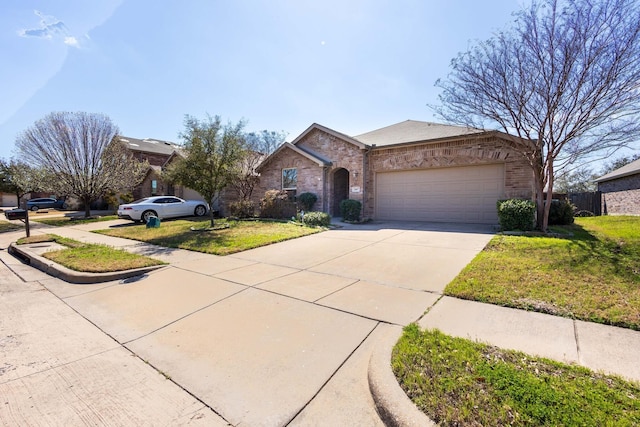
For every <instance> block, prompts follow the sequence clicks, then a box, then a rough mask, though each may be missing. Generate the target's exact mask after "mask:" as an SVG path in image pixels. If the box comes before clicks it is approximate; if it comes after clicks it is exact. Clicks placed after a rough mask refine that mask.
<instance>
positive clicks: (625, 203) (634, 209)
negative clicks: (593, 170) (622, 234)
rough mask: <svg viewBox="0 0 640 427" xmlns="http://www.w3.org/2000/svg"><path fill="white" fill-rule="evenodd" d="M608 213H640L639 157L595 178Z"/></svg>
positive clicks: (603, 205)
mask: <svg viewBox="0 0 640 427" xmlns="http://www.w3.org/2000/svg"><path fill="white" fill-rule="evenodd" d="M595 182H596V183H597V184H598V191H600V192H601V197H602V207H603V208H602V209H603V212H604V213H605V214H609V215H640V159H638V160H636V161H634V162H631V163H629V164H627V165H625V166H623V167H621V168H619V169H616V170H614V171H612V172H610V173H608V174H606V175H603V176H601V177H600V178H598V179H596V180H595Z"/></svg>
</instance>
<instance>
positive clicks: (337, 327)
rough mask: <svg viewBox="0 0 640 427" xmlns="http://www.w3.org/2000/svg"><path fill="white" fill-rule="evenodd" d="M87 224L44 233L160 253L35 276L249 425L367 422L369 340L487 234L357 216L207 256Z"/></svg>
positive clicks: (374, 420)
mask: <svg viewBox="0 0 640 427" xmlns="http://www.w3.org/2000/svg"><path fill="white" fill-rule="evenodd" d="M104 226H105V225H104V224H103V225H101V226H100V227H101V228H103V227H104ZM87 228H88V227H85V228H82V227H75V228H73V229H71V228H64V229H56V233H57V234H61V235H69V236H70V237H74V238H80V239H81V240H85V241H96V242H103V243H108V244H110V245H114V246H121V247H126V248H127V249H128V250H132V251H136V252H140V253H147V254H150V255H154V256H157V257H159V258H163V259H166V260H169V261H170V262H171V263H172V264H171V265H170V266H169V267H166V268H163V269H161V270H157V271H155V272H153V273H151V274H149V275H148V276H147V277H145V278H143V279H141V280H124V281H120V282H108V283H102V284H96V285H73V284H69V283H66V282H63V281H60V280H58V279H53V278H50V279H44V278H41V277H40V278H39V280H38V281H39V283H40V284H42V285H44V286H45V287H46V288H48V289H49V290H50V291H51V292H53V293H54V294H55V295H57V296H58V297H59V298H60V299H62V300H63V301H64V302H65V303H66V304H67V305H68V306H70V307H71V308H72V309H73V310H75V311H76V312H78V313H80V314H81V315H82V316H83V317H85V318H86V319H88V320H89V321H90V322H91V323H93V324H94V325H96V326H97V327H98V328H100V329H101V330H102V331H104V332H105V333H107V334H108V335H110V336H111V337H113V338H115V339H116V340H117V341H118V342H119V343H121V344H122V345H123V346H124V347H125V348H126V349H128V350H130V351H131V352H133V353H135V354H136V355H137V356H138V357H139V358H140V359H142V360H144V361H146V362H147V363H148V364H150V365H151V366H153V367H154V368H156V369H157V370H158V371H160V372H162V373H163V374H164V375H166V376H167V377H168V378H171V380H172V381H173V382H174V383H175V384H177V385H179V386H180V387H182V388H183V389H184V390H186V391H188V393H189V394H191V395H192V396H194V397H195V398H196V399H198V401H200V402H203V403H204V404H205V405H206V406H208V407H209V408H211V410H213V411H214V412H215V414H216V415H217V416H218V417H219V418H220V420H221V421H222V422H228V423H230V424H233V425H251V426H259V425H269V426H274V425H345V424H349V425H381V421H380V419H379V417H378V415H377V413H376V410H375V407H374V405H373V402H372V398H371V395H370V393H369V390H368V385H367V364H368V360H369V357H370V354H371V351H372V348H373V347H374V346H375V345H376V344H375V343H376V341H377V340H379V339H380V338H381V337H383V336H385V335H386V334H390V333H397V331H398V329H399V328H400V327H402V326H404V325H406V324H408V323H410V322H413V321H416V320H418V319H420V318H421V317H422V315H423V314H424V313H425V311H426V310H428V309H429V308H430V307H431V306H433V305H434V304H435V303H436V302H437V301H438V299H439V298H440V297H441V292H442V290H443V289H444V287H445V286H446V284H447V283H448V282H449V281H450V280H451V279H452V278H453V277H455V276H456V275H457V274H458V272H459V271H460V270H461V269H462V268H463V267H464V266H465V265H466V264H467V263H468V262H469V261H470V260H471V259H472V258H473V257H474V256H475V255H476V254H477V253H478V252H479V251H480V250H481V249H482V248H483V247H484V246H485V245H486V243H487V242H488V241H489V240H490V239H491V237H492V229H491V228H490V227H486V226H465V225H447V224H431V223H429V224H425V223H381V224H366V225H358V226H347V227H344V228H342V229H336V230H331V231H327V232H323V233H320V234H316V235H312V236H307V237H303V238H300V239H296V240H291V241H287V242H283V243H279V244H274V245H270V246H266V247H262V248H258V249H254V250H250V251H246V252H243V253H239V254H236V255H230V256H226V257H218V256H212V255H204V254H197V253H191V252H186V251H180V250H171V251H161V250H157V249H153V248H150V247H149V246H148V245H141V244H139V243H136V242H132V241H128V240H124V239H115V238H110V237H106V236H100V235H96V234H91V233H88V232H87V231H86V229H87ZM152 252H153V253H152Z"/></svg>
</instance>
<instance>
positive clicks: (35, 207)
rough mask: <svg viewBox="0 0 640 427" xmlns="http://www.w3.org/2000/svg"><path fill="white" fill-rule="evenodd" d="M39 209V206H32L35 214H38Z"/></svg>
mask: <svg viewBox="0 0 640 427" xmlns="http://www.w3.org/2000/svg"><path fill="white" fill-rule="evenodd" d="M38 209H40V208H38V207H37V206H31V210H32V211H34V212H37V211H38Z"/></svg>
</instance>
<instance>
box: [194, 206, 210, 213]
mask: <svg viewBox="0 0 640 427" xmlns="http://www.w3.org/2000/svg"><path fill="white" fill-rule="evenodd" d="M193 213H194V214H195V216H204V214H206V213H207V208H205V207H204V206H203V205H198V206H196V209H195V211H194V212H193Z"/></svg>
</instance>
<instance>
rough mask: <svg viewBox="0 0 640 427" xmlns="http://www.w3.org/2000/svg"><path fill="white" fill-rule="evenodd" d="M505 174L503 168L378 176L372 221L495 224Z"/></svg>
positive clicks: (410, 172)
mask: <svg viewBox="0 0 640 427" xmlns="http://www.w3.org/2000/svg"><path fill="white" fill-rule="evenodd" d="M504 173H505V172H504V164H487V165H478V166H462V167H446V168H434V169H421V170H405V171H393V172H378V173H376V176H375V189H376V190H375V200H376V208H375V217H376V218H377V219H381V220H401V221H435V222H462V223H484V224H496V223H497V222H498V215H497V212H496V202H497V201H498V200H499V199H501V198H504V182H505V178H504Z"/></svg>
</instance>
